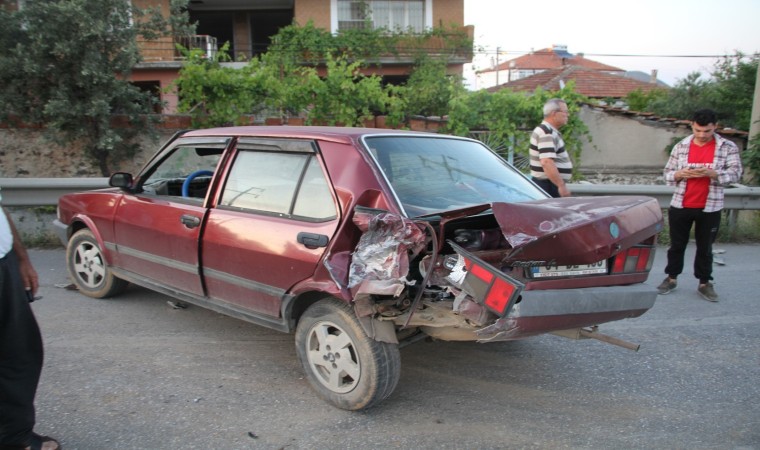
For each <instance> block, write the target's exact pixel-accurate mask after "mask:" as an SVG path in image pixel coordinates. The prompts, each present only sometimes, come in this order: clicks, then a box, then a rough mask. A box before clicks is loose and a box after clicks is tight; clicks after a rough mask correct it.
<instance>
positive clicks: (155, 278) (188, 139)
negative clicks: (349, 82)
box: [56, 127, 662, 410]
mask: <svg viewBox="0 0 760 450" xmlns="http://www.w3.org/2000/svg"><path fill="white" fill-rule="evenodd" d="M110 185H111V186H112V188H109V189H103V190H97V191H90V192H84V193H77V194H71V195H65V196H63V197H61V199H60V202H59V208H58V220H56V225H57V227H58V229H59V231H60V235H61V238H62V240H63V241H64V242H65V243H67V254H66V259H67V265H68V270H69V273H70V275H71V277H72V279H73V280H74V282H75V283H76V285H77V286H78V288H79V290H80V292H82V293H83V294H85V295H89V296H91V297H96V298H103V297H109V296H113V295H116V294H118V293H120V292H122V291H123V290H124V289H125V288H126V286H127V284H128V283H134V284H137V285H140V286H144V287H146V288H148V289H152V290H155V291H158V292H162V293H164V294H167V295H169V296H172V297H174V298H176V299H179V300H181V301H184V302H188V303H192V304H196V305H200V306H203V307H206V308H209V309H212V310H214V311H218V312H221V313H223V314H227V315H230V316H233V317H237V318H240V319H243V320H247V321H250V322H253V323H256V324H259V325H264V326H267V327H270V328H274V329H277V330H281V331H284V332H292V331H294V332H295V341H296V348H297V353H298V357H299V358H300V360H301V362H302V364H303V367H304V369H305V371H306V374H307V377H308V379H309V382H310V383H311V385H312V387H313V388H314V389H315V391H316V392H317V394H318V395H319V396H320V397H322V398H323V399H325V400H326V401H328V402H330V403H332V404H333V405H335V406H338V407H340V408H344V409H351V410H356V409H362V408H366V407H369V406H372V405H374V404H376V403H378V402H379V401H381V400H383V399H385V398H387V397H388V396H389V395H390V394H391V393H392V392H393V390H394V388H395V387H396V384H397V382H398V379H399V374H400V357H399V347H400V346H403V345H404V344H407V343H410V342H413V341H415V340H418V339H420V338H421V337H425V336H431V337H433V338H435V339H441V340H449V341H454V340H466V341H478V342H492V341H501V340H513V339H521V338H525V337H528V336H533V335H537V334H541V333H556V334H560V335H564V336H567V337H573V338H580V337H594V338H599V339H603V340H608V341H613V343H615V342H616V341H614V339H613V338H609V337H606V336H604V335H600V334H599V333H598V331H597V330H596V325H598V324H601V323H604V322H610V321H614V320H619V319H624V318H630V317H637V316H640V315H641V314H643V313H644V312H646V311H647V310H648V309H649V308H651V307H652V306H653V304H654V301H655V298H656V291H655V290H654V289H652V288H651V287H649V286H646V285H644V284H643V282H644V281H646V279H647V276H648V273H649V270H650V268H651V265H652V261H653V259H654V252H655V249H654V246H655V239H656V235H657V233H658V232H659V231H660V230H661V228H662V215H661V211H660V207H659V205H658V204H657V202H656V201H655V200H654V199H652V198H649V197H593V198H582V197H574V198H562V199H554V198H549V197H548V196H547V195H546V194H545V193H544V192H543V191H542V190H541V189H539V188H538V187H536V186H535V185H534V184H533V183H532V182H531V181H530V180H529V179H527V178H526V177H525V176H523V175H522V174H521V173H520V172H518V171H517V170H515V169H514V168H513V167H512V166H510V165H509V164H508V163H506V162H505V161H504V160H502V159H501V158H500V157H498V156H497V155H496V154H494V153H493V152H492V151H491V150H490V149H488V148H487V147H486V146H484V145H483V144H482V143H480V142H478V141H475V140H471V139H465V138H458V137H452V136H445V135H437V134H428V133H416V132H402V131H396V130H379V129H360V128H323V127H236V128H216V129H208V130H196V131H188V132H182V133H178V134H177V135H176V136H175V137H174V138H172V139H171V140H170V141H169V142H168V143H167V144H166V145H165V146H164V147H163V148H162V149H161V150H160V151H159V152H158V153H157V154H156V155H155V156H154V157H153V158H152V159H151V161H150V162H148V164H146V166H145V167H144V168H143V169H142V170H141V171H140V173H139V174H138V175H137V176H134V177H133V176H132V175H130V174H127V173H115V174H114V175H113V176H111V179H110ZM617 343H622V344H625V343H623V342H622V341H617Z"/></svg>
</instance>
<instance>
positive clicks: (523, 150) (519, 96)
mask: <svg viewBox="0 0 760 450" xmlns="http://www.w3.org/2000/svg"><path fill="white" fill-rule="evenodd" d="M553 97H558V98H561V99H563V100H565V102H566V103H567V106H568V109H569V110H570V116H569V120H568V123H567V125H565V126H564V127H563V128H562V137H563V138H564V140H565V145H566V148H567V150H568V152H569V153H570V155H571V157H572V158H573V160H574V163H575V168H576V169H577V168H578V163H579V160H580V153H581V148H582V145H583V141H582V139H589V140H590V136H589V132H588V128H587V127H586V125H585V124H584V123H583V122H582V121H581V120H580V117H578V114H577V112H578V111H579V110H580V107H581V104H582V103H585V102H587V101H588V99H586V97H584V96H583V95H581V94H578V93H577V92H575V85H574V83H572V82H571V83H568V84H567V85H566V86H565V87H564V88H562V89H561V90H560V91H558V92H548V91H544V90H541V89H537V90H536V91H535V92H534V93H533V95H531V96H527V95H525V94H524V93H519V92H512V91H509V90H507V89H502V90H499V91H497V92H495V93H493V94H491V93H488V92H487V91H483V90H481V91H477V92H472V93H463V94H462V95H459V96H458V97H456V98H454V99H453V100H452V102H451V107H450V111H449V122H448V128H447V131H449V132H450V133H452V134H456V135H460V136H467V135H470V134H472V133H473V132H474V131H477V130H488V131H489V133H488V134H489V139H490V140H492V141H493V142H499V141H500V142H502V143H503V144H502V145H503V146H504V147H505V148H508V147H509V146H511V145H514V152H515V154H516V155H522V156H523V157H526V156H527V155H528V145H529V141H530V134H531V132H532V131H533V128H534V127H535V126H536V125H538V124H539V123H540V122H541V121H542V120H543V113H542V109H543V105H544V103H546V101H547V100H549V99H550V98H553Z"/></svg>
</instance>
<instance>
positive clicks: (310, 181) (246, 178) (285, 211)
mask: <svg viewBox="0 0 760 450" xmlns="http://www.w3.org/2000/svg"><path fill="white" fill-rule="evenodd" d="M221 206H227V207H232V208H240V209H245V210H253V211H260V212H264V213H274V214H278V215H287V216H293V217H296V218H298V217H301V218H304V219H307V220H315V221H322V220H329V219H332V218H334V217H336V211H335V204H334V202H333V198H332V195H331V194H330V188H329V186H328V184H327V180H326V179H325V177H324V174H323V173H322V170H321V168H320V166H319V162H318V161H317V159H316V157H315V156H314V155H313V154H303V153H291V152H263V151H241V152H240V153H239V154H238V156H237V158H236V159H235V162H234V164H233V166H232V170H231V171H230V174H229V177H228V179H227V183H226V185H225V187H224V192H223V193H222V201H221Z"/></svg>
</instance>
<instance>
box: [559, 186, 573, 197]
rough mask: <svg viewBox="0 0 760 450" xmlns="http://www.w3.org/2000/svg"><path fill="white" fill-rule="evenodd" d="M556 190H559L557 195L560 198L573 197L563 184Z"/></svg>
mask: <svg viewBox="0 0 760 450" xmlns="http://www.w3.org/2000/svg"><path fill="white" fill-rule="evenodd" d="M557 189H558V190H559V195H560V196H561V197H570V196H571V195H573V194H572V192H570V189H568V187H567V185H566V184H564V183H562V186H560V187H558V188H557Z"/></svg>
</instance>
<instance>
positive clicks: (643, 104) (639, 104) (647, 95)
mask: <svg viewBox="0 0 760 450" xmlns="http://www.w3.org/2000/svg"><path fill="white" fill-rule="evenodd" d="M667 95H668V91H667V90H666V89H652V90H651V91H648V92H644V91H643V90H641V88H639V89H636V90H635V91H632V92H630V93H629V94H628V95H627V96H626V98H625V103H626V104H627V105H628V107H629V108H630V109H631V110H633V111H646V109H647V106H648V105H649V104H652V103H655V102H658V101H661V100H663V99H665V98H666V97H667Z"/></svg>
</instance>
